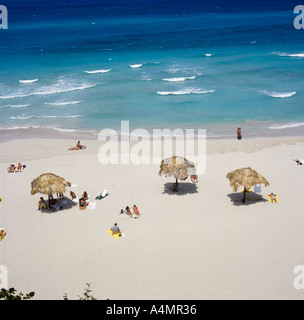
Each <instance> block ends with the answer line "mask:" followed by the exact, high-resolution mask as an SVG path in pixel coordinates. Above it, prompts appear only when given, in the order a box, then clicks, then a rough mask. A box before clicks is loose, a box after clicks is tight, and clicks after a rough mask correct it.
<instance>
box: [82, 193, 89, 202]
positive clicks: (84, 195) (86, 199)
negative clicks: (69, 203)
mask: <svg viewBox="0 0 304 320" xmlns="http://www.w3.org/2000/svg"><path fill="white" fill-rule="evenodd" d="M82 198H83V199H84V200H85V201H88V200H89V196H88V194H87V192H86V191H84V193H83V195H82Z"/></svg>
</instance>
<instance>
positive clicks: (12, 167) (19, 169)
mask: <svg viewBox="0 0 304 320" xmlns="http://www.w3.org/2000/svg"><path fill="white" fill-rule="evenodd" d="M25 168H26V165H22V164H21V163H20V162H19V163H18V166H17V167H16V166H15V165H14V164H10V166H9V167H8V168H7V172H8V173H13V172H22V171H23V169H25Z"/></svg>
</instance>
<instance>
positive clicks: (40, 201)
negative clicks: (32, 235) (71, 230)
mask: <svg viewBox="0 0 304 320" xmlns="http://www.w3.org/2000/svg"><path fill="white" fill-rule="evenodd" d="M45 208H46V204H45V200H44V199H43V198H42V197H40V200H39V202H38V210H41V209H45Z"/></svg>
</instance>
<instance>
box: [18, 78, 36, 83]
mask: <svg viewBox="0 0 304 320" xmlns="http://www.w3.org/2000/svg"><path fill="white" fill-rule="evenodd" d="M37 81H38V79H33V80H19V82H20V83H34V82H37Z"/></svg>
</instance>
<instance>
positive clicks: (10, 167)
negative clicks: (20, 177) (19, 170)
mask: <svg viewBox="0 0 304 320" xmlns="http://www.w3.org/2000/svg"><path fill="white" fill-rule="evenodd" d="M15 169H16V167H15V165H13V164H11V165H10V166H9V167H8V168H7V172H8V173H12V172H15Z"/></svg>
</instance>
